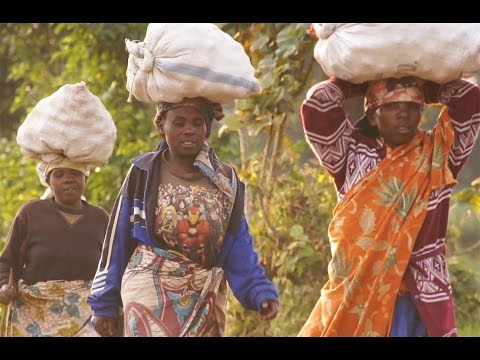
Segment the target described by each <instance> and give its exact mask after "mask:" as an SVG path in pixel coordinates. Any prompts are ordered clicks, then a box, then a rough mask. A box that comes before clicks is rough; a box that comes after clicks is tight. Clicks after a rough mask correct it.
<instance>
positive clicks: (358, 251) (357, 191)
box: [299, 109, 456, 336]
mask: <svg viewBox="0 0 480 360" xmlns="http://www.w3.org/2000/svg"><path fill="white" fill-rule="evenodd" d="M453 139H454V134H453V128H452V124H451V120H450V118H449V115H448V111H447V110H446V109H444V110H443V111H442V113H441V115H440V117H439V120H438V123H437V125H436V126H435V128H434V129H433V131H432V132H431V133H425V132H424V131H422V130H418V131H417V134H416V136H415V138H414V140H412V141H411V142H410V143H409V144H406V145H402V146H398V147H396V148H395V149H393V150H391V151H390V152H389V153H388V155H387V157H386V158H385V159H383V160H382V161H381V162H380V163H379V164H378V166H377V167H376V168H374V169H373V170H372V171H371V172H369V173H368V174H367V175H366V176H365V177H364V178H363V180H362V181H360V182H359V183H357V184H356V185H355V187H353V188H352V189H351V190H350V191H349V192H348V193H347V194H346V195H345V197H344V198H343V199H342V200H341V201H340V202H339V203H338V204H337V206H336V208H335V210H334V214H333V219H332V221H331V223H330V226H329V229H328V235H329V240H330V245H331V251H332V260H331V261H330V263H329V265H328V275H329V280H328V281H327V283H326V284H325V286H324V287H323V289H322V291H321V296H320V299H319V300H318V302H317V304H316V305H315V307H314V309H313V311H312V313H311V314H310V316H309V318H308V320H307V322H306V323H305V325H304V326H303V328H302V329H301V331H300V333H299V336H387V335H388V334H389V331H390V323H391V320H392V315H393V309H394V306H395V300H396V297H397V292H398V290H399V288H400V284H401V281H402V278H403V274H404V272H405V270H406V268H407V265H408V261H409V258H410V255H411V253H412V249H413V245H414V242H415V239H416V238H417V235H418V233H419V231H420V228H421V226H422V224H423V221H424V219H425V216H426V213H427V204H428V199H429V196H430V192H431V191H432V190H434V189H436V188H438V187H440V186H443V185H446V184H454V183H456V181H455V180H454V179H453V177H452V174H451V172H450V169H449V168H448V154H449V151H450V148H451V146H452V143H453Z"/></svg>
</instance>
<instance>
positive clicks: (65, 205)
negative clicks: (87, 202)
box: [53, 197, 83, 212]
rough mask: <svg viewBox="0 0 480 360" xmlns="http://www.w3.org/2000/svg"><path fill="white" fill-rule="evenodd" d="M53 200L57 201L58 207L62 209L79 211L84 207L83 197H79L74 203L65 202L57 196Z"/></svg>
mask: <svg viewBox="0 0 480 360" xmlns="http://www.w3.org/2000/svg"><path fill="white" fill-rule="evenodd" d="M53 201H54V202H55V204H57V206H58V208H59V209H60V210H62V211H73V212H78V211H79V210H82V209H83V203H82V199H79V200H78V201H75V202H74V203H64V202H61V201H60V200H59V199H57V198H56V197H55V198H53Z"/></svg>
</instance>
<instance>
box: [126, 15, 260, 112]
mask: <svg viewBox="0 0 480 360" xmlns="http://www.w3.org/2000/svg"><path fill="white" fill-rule="evenodd" d="M125 43H126V47H127V51H128V52H129V54H130V55H129V58H128V67H127V90H128V91H129V92H130V95H132V94H133V96H135V98H136V99H137V100H139V101H141V102H144V103H161V102H173V103H175V102H179V101H181V100H182V99H183V98H185V97H189V98H194V97H197V96H203V97H205V98H207V99H209V100H210V101H213V102H219V103H228V102H231V101H232V100H234V99H244V98H246V97H248V96H249V95H251V94H253V93H255V92H257V91H258V90H259V87H260V86H259V82H258V80H257V79H256V78H255V69H254V68H253V66H252V64H251V62H250V59H249V57H248V55H247V54H246V53H245V50H244V49H243V46H242V45H241V44H240V43H238V42H237V41H235V40H234V39H233V38H232V37H231V36H230V35H228V34H226V33H225V32H223V31H222V30H220V29H219V28H218V27H217V26H216V25H214V24H173V23H169V24H149V25H148V28H147V33H146V36H145V41H144V42H138V41H130V40H128V39H126V40H125ZM129 100H130V98H129Z"/></svg>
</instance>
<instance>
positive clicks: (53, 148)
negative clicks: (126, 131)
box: [17, 81, 117, 165]
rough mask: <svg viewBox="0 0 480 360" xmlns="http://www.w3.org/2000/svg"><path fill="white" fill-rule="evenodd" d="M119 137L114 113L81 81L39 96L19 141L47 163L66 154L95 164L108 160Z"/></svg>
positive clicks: (28, 153)
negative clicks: (47, 94)
mask: <svg viewBox="0 0 480 360" xmlns="http://www.w3.org/2000/svg"><path fill="white" fill-rule="evenodd" d="M116 137H117V128H116V127H115V123H114V122H113V119H112V116H111V115H110V113H109V112H108V110H107V109H106V108H105V106H104V105H103V103H102V101H101V100H100V99H99V98H98V97H97V96H95V95H94V94H92V93H91V92H90V91H89V90H88V87H87V85H86V84H85V83H84V82H83V81H82V82H80V83H77V84H67V85H63V86H62V87H61V88H60V89H58V90H57V91H56V92H54V93H53V94H52V95H50V96H48V97H46V98H44V99H42V100H40V101H39V102H38V104H37V105H35V107H34V108H33V109H32V111H31V112H30V113H29V114H28V116H27V118H26V119H25V121H24V122H23V123H22V125H20V127H19V128H18V132H17V144H18V145H19V146H20V150H21V152H22V154H24V155H26V156H28V157H31V158H34V159H40V160H42V161H44V162H46V163H50V162H54V161H58V160H60V159H61V158H64V157H67V158H69V159H70V160H73V161H78V162H84V163H89V164H92V165H94V164H103V163H106V162H107V161H108V159H109V158H110V156H111V155H112V151H113V147H114V144H115V139H116Z"/></svg>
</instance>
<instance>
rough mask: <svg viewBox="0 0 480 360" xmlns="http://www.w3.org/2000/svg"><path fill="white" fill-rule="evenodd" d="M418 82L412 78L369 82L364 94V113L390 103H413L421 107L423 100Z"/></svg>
mask: <svg viewBox="0 0 480 360" xmlns="http://www.w3.org/2000/svg"><path fill="white" fill-rule="evenodd" d="M419 86H420V84H419V81H418V80H417V79H416V78H414V77H404V78H401V79H393V78H391V79H382V80H376V81H370V83H369V84H368V88H367V92H366V94H365V111H369V110H373V109H376V108H378V107H380V106H382V105H385V104H388V103H392V102H403V101H408V102H414V103H417V104H420V105H422V106H423V104H424V102H425V100H424V98H423V91H422V90H421V89H420V88H419Z"/></svg>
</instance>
